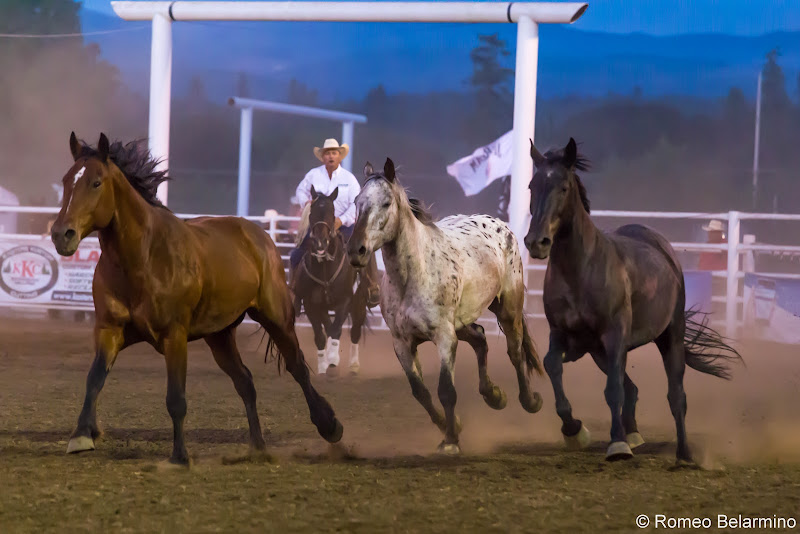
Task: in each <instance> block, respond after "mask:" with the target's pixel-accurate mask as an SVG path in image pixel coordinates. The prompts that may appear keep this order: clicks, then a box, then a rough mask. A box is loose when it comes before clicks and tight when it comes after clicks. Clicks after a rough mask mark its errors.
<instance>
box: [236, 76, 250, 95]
mask: <svg viewBox="0 0 800 534" xmlns="http://www.w3.org/2000/svg"><path fill="white" fill-rule="evenodd" d="M236 96H238V97H241V98H250V80H249V78H248V77H247V74H245V73H244V72H240V73H239V77H238V78H237V79H236Z"/></svg>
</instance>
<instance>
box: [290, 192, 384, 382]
mask: <svg viewBox="0 0 800 534" xmlns="http://www.w3.org/2000/svg"><path fill="white" fill-rule="evenodd" d="M338 194H339V188H338V187H337V188H336V189H334V190H333V192H332V193H331V194H330V195H329V196H325V195H323V194H322V193H318V192H317V191H316V190H314V188H313V187H312V188H311V209H310V214H309V219H308V221H309V229H308V235H309V239H306V240H305V241H304V244H303V245H301V246H304V247H305V250H304V251H303V259H302V261H301V262H300V265H299V267H298V269H297V274H296V276H297V277H298V279H297V282H296V283H295V286H294V287H295V308H296V310H297V311H299V310H300V306H302V307H303V308H305V312H306V317H308V320H309V322H311V327H312V328H313V329H314V342H315V343H316V345H317V372H318V373H320V374H322V373H326V374H327V375H329V376H336V375H338V373H339V338H340V337H341V335H342V325H343V324H344V321H345V320H346V319H347V317H348V316H350V320H351V323H352V324H351V327H350V341H351V346H350V361H349V368H350V373H351V374H353V375H355V374H358V371H359V366H360V364H359V359H358V342H359V341H360V340H361V328H362V326H363V325H364V322H365V321H366V317H367V309H368V308H367V289H366V287H365V284H359V285H358V286H356V281H357V274H358V271H357V270H356V268H355V267H353V266H352V265H350V262H349V261H347V258H348V256H347V250H346V246H345V242H344V238H343V236H342V235H341V234H340V233H339V232H336V231H334V221H335V219H336V218H335V215H334V205H333V201H334V200H336V197H337V195H338ZM330 311H333V312H334V318H333V321H331V318H330V315H329V312H330Z"/></svg>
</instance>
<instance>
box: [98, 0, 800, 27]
mask: <svg viewBox="0 0 800 534" xmlns="http://www.w3.org/2000/svg"><path fill="white" fill-rule="evenodd" d="M83 5H84V7H86V8H89V9H93V10H96V11H102V12H106V13H113V10H112V9H111V3H110V1H109V0H83ZM574 26H575V27H576V28H580V29H583V30H593V31H606V32H613V33H634V32H642V33H649V34H652V35H674V34H683V33H723V34H730V35H760V34H763V33H769V32H776V31H797V30H800V1H797V0H636V1H630V0H629V1H623V0H591V1H590V2H589V10H588V11H587V12H586V14H585V15H584V16H583V17H582V18H581V19H580V20H579V21H578V22H576V23H575V24H574Z"/></svg>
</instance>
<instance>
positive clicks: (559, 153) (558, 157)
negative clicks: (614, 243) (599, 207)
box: [544, 148, 592, 213]
mask: <svg viewBox="0 0 800 534" xmlns="http://www.w3.org/2000/svg"><path fill="white" fill-rule="evenodd" d="M544 157H545V159H546V160H547V163H558V164H560V165H564V162H563V159H564V149H563V148H559V149H557V150H548V151H547V152H545V154H544ZM591 167H592V164H591V162H590V161H589V158H587V157H586V156H584V155H583V154H581V153H578V157H577V159H576V160H575V170H578V171H588V170H589V169H590V168H591ZM573 175H574V176H575V182H576V183H577V184H578V193H579V194H580V196H581V204H583V209H585V210H586V213H591V205H590V203H589V197H588V196H587V194H586V187H585V186H584V185H583V182H582V181H581V177H580V176H578V173H577V172H573Z"/></svg>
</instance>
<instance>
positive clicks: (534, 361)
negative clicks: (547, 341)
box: [522, 317, 544, 376]
mask: <svg viewBox="0 0 800 534" xmlns="http://www.w3.org/2000/svg"><path fill="white" fill-rule="evenodd" d="M522 352H523V353H524V354H525V362H526V363H527V364H528V374H531V372H533V371H534V370H535V371H536V372H537V373H538V374H539V375H540V376H541V375H543V374H544V370H543V368H542V362H541V361H539V353H538V352H537V351H536V345H534V343H533V339H532V338H531V335H530V333H528V322H527V321H526V320H525V317H523V318H522Z"/></svg>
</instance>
